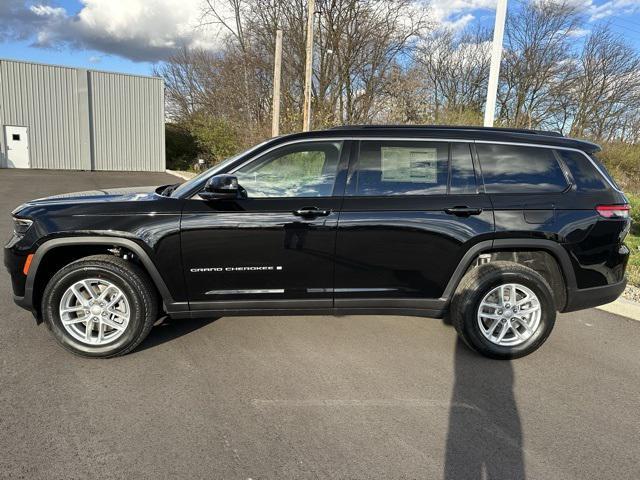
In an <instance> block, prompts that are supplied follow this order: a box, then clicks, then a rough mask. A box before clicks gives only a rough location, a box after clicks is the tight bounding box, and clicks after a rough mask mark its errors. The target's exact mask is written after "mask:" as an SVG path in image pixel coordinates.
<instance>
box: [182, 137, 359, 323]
mask: <svg viewBox="0 0 640 480" xmlns="http://www.w3.org/2000/svg"><path fill="white" fill-rule="evenodd" d="M347 143H348V142H343V141H333V140H330V141H306V142H297V143H292V144H288V145H285V146H280V147H276V148H275V149H273V150H271V151H268V152H265V153H264V154H262V155H260V156H259V157H258V158H256V159H253V160H251V161H250V162H248V163H246V164H245V165H243V166H240V167H239V168H237V169H235V170H233V171H232V172H230V173H232V174H235V175H236V176H237V177H238V183H239V185H240V187H242V188H243V189H244V190H245V192H246V198H240V199H236V200H212V201H205V200H203V199H201V198H199V197H198V196H197V195H196V196H195V197H193V198H192V199H190V200H188V201H187V202H186V203H185V207H184V210H183V217H182V228H181V236H182V258H183V262H184V267H185V276H186V281H187V285H188V289H189V297H190V305H191V308H192V309H196V310H197V309H203V310H207V309H220V308H228V309H235V308H238V309H242V308H265V309H269V308H271V309H289V308H296V309H298V308H331V307H332V306H333V294H332V290H333V254H334V248H335V238H336V228H337V223H338V215H339V211H340V203H341V201H342V192H343V190H344V178H345V176H346V164H347V158H346V157H345V158H344V159H343V155H346V156H348V145H347ZM341 159H342V160H341ZM340 172H342V174H340Z"/></svg>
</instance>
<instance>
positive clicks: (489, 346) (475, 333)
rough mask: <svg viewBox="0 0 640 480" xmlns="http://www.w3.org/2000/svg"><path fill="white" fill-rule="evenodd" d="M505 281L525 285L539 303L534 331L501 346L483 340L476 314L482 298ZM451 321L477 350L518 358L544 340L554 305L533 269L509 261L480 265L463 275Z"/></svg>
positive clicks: (452, 307) (554, 317) (549, 293)
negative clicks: (539, 310)
mask: <svg viewBox="0 0 640 480" xmlns="http://www.w3.org/2000/svg"><path fill="white" fill-rule="evenodd" d="M505 283H517V284H521V285H524V286H525V287H528V288H529V289H531V290H532V291H533V293H535V294H536V296H537V297H538V300H539V302H540V307H541V318H540V323H539V326H538V328H537V329H536V331H535V332H534V334H533V335H532V336H531V337H530V338H529V339H528V340H526V341H525V342H524V343H521V344H520V345H514V346H504V345H498V344H497V343H493V342H492V341H490V340H489V339H487V338H486V337H485V336H484V335H483V333H482V331H481V330H480V326H479V325H478V319H477V313H478V308H479V307H480V303H481V301H482V299H483V298H484V297H485V295H487V294H488V293H489V292H490V291H491V290H493V289H494V288H496V287H497V286H499V285H501V284H505ZM450 318H451V323H452V324H453V326H454V327H455V329H456V331H457V332H458V335H460V337H461V338H462V340H463V341H464V342H465V343H466V344H467V345H468V346H469V347H470V348H472V349H473V350H475V351H477V352H478V353H480V354H482V355H484V356H486V357H489V358H495V359H500V360H507V359H512V358H520V357H524V356H525V355H529V354H530V353H532V352H534V351H535V350H537V349H538V348H540V346H541V345H542V344H543V343H544V342H545V340H546V339H547V337H548V336H549V334H550V333H551V330H553V325H554V324H555V320H556V306H555V302H554V300H553V294H552V293H551V288H550V287H549V284H548V283H547V281H546V280H545V279H544V278H543V277H542V276H541V275H540V274H539V273H537V272H536V271H535V270H532V269H531V268H529V267H525V266H523V265H520V264H517V263H513V262H503V261H499V262H491V263H487V264H484V265H480V266H478V267H476V268H474V269H472V270H471V271H469V272H467V274H466V275H465V276H464V277H463V279H462V281H461V282H460V284H459V285H458V288H457V290H456V293H455V295H454V298H453V300H452V304H451V316H450Z"/></svg>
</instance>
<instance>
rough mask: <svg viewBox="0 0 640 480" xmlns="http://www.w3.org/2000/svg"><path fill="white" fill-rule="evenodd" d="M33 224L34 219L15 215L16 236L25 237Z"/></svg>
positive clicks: (14, 227)
mask: <svg viewBox="0 0 640 480" xmlns="http://www.w3.org/2000/svg"><path fill="white" fill-rule="evenodd" d="M32 224H33V220H28V219H26V218H16V217H13V233H14V234H15V236H16V237H23V236H24V234H25V233H27V230H29V227H31V225H32Z"/></svg>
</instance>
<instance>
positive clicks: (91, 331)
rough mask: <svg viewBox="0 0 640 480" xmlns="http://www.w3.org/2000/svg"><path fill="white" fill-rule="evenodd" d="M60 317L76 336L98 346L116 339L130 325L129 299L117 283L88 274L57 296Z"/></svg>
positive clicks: (83, 341)
mask: <svg viewBox="0 0 640 480" xmlns="http://www.w3.org/2000/svg"><path fill="white" fill-rule="evenodd" d="M59 313H60V321H61V322H62V326H63V327H64V329H65V330H66V331H67V333H69V335H71V336H72V337H73V338H75V339H76V340H78V341H80V342H82V343H84V344H87V345H91V346H100V345H106V344H107V343H111V342H113V341H114V340H116V339H118V338H119V337H120V336H122V334H123V333H124V332H125V331H126V329H127V326H128V325H129V318H130V316H131V309H130V307H129V300H128V299H127V296H126V295H125V294H124V293H123V291H122V290H121V289H120V288H118V287H117V286H116V285H114V284H113V283H111V282H110V281H108V280H105V279H103V278H88V279H84V280H80V281H78V282H75V283H74V284H73V285H71V286H70V287H69V288H67V290H66V291H65V292H64V294H63V295H62V299H61V300H60V307H59Z"/></svg>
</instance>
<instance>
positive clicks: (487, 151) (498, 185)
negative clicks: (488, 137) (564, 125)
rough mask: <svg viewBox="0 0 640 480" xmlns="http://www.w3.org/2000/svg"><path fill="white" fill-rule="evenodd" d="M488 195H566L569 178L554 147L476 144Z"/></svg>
mask: <svg viewBox="0 0 640 480" xmlns="http://www.w3.org/2000/svg"><path fill="white" fill-rule="evenodd" d="M476 151H477V152H478V158H479V160H480V165H481V167H482V176H483V177H484V185H485V190H486V192H487V193H550V192H562V191H564V190H565V189H566V188H567V186H568V184H567V179H566V178H565V176H564V173H563V172H562V169H561V168H560V165H559V164H558V161H557V160H556V157H555V155H554V153H553V150H552V149H550V148H539V147H525V146H522V147H521V146H515V145H497V144H485V143H478V144H476Z"/></svg>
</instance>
